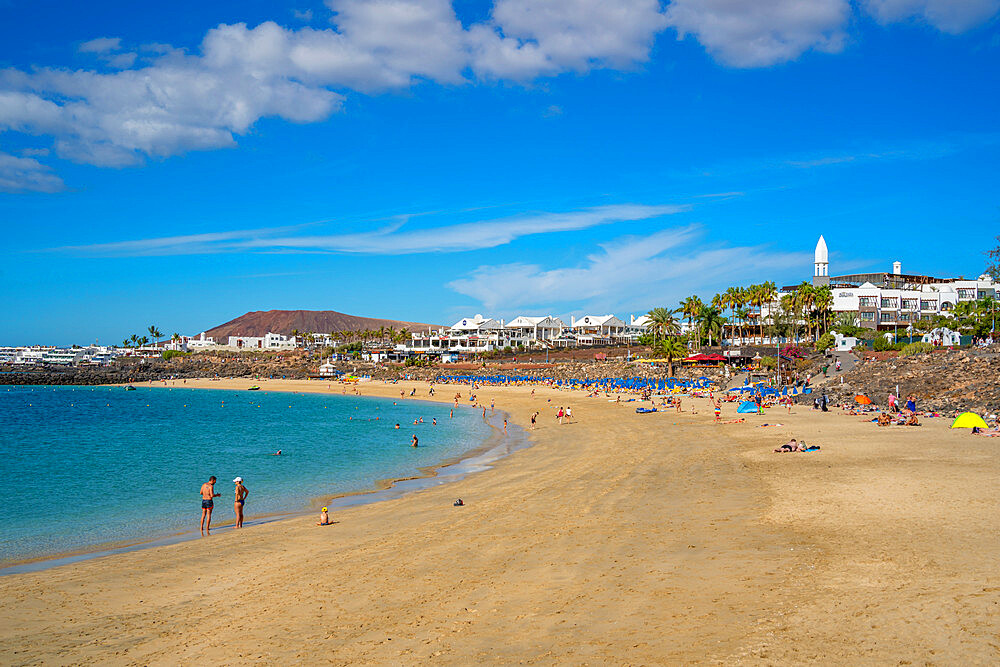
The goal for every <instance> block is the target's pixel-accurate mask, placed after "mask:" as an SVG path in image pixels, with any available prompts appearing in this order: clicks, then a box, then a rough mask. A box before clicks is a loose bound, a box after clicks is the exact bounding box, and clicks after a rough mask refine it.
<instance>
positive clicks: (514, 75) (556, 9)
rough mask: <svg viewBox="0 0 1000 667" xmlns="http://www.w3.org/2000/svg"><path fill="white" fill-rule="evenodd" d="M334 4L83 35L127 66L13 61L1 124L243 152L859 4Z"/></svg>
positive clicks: (129, 161)
mask: <svg viewBox="0 0 1000 667" xmlns="http://www.w3.org/2000/svg"><path fill="white" fill-rule="evenodd" d="M998 3H1000V0H867V4H866V6H867V7H868V8H869V11H871V12H873V13H874V14H875V15H876V16H878V17H879V19H880V20H882V21H895V20H903V19H905V18H908V17H911V16H922V17H924V18H925V19H926V20H927V21H928V22H929V23H931V24H932V25H936V26H938V27H940V28H941V29H942V30H946V31H957V30H961V29H965V28H967V27H969V26H971V25H973V24H975V23H976V22H981V21H983V20H986V19H987V18H988V17H989V16H990V15H992V13H994V12H995V11H996V8H997V6H998ZM326 4H327V6H328V7H329V9H331V10H332V11H333V18H332V19H331V21H332V27H330V28H326V29H316V28H313V27H308V26H307V27H302V28H300V29H290V28H285V27H283V26H280V25H278V24H277V23H274V22H270V21H268V22H264V23H261V24H260V25H257V26H255V27H252V28H251V27H248V26H247V25H245V24H243V23H237V24H233V25H226V24H223V25H219V26H217V27H215V28H213V29H211V30H208V31H207V32H206V34H205V36H204V38H203V40H202V43H201V45H200V48H199V49H198V50H197V53H187V52H185V51H183V50H181V49H176V48H174V47H172V46H170V45H166V44H145V45H143V46H141V47H140V48H139V51H138V52H137V51H136V50H134V49H126V48H125V47H124V46H123V42H122V39H121V38H120V37H98V38H96V39H92V40H90V41H87V42H84V43H82V44H80V45H79V47H78V48H79V51H81V52H83V53H89V54H93V55H94V57H96V58H97V59H98V60H100V61H102V62H103V63H104V64H105V65H106V66H107V67H108V68H110V69H112V70H116V71H105V70H102V71H94V70H86V69H82V70H69V69H63V68H37V69H31V70H21V69H14V68H8V69H0V132H2V131H14V132H22V133H28V134H34V135H41V136H46V137H51V138H52V144H53V148H54V149H55V152H56V155H57V156H58V157H61V158H65V159H69V160H74V161H77V162H84V163H89V164H95V165H100V166H111V167H121V166H126V165H133V164H139V163H141V162H142V161H143V160H144V159H146V158H147V157H167V156H170V155H176V154H180V153H184V152H186V151H192V150H208V149H216V148H225V147H230V146H233V145H235V143H236V139H237V137H238V136H240V135H243V134H245V133H247V132H248V131H250V129H251V128H252V127H253V126H254V124H255V123H256V122H257V121H258V120H260V119H261V118H265V117H276V118H282V119H284V120H287V121H291V122H297V123H311V122H317V121H321V120H324V119H326V118H328V117H329V116H330V115H331V114H332V113H334V112H336V111H338V110H339V109H340V108H341V107H342V103H343V100H344V96H345V95H346V94H347V92H349V91H362V92H367V93H377V92H380V91H385V90H392V89H405V88H408V87H411V86H414V85H416V84H418V83H419V82H421V81H433V82H437V83H441V84H447V85H463V84H467V83H469V82H470V81H472V80H477V79H487V80H498V79H502V80H510V81H518V82H528V81H532V80H535V79H537V78H539V77H545V76H554V75H558V74H560V73H563V72H580V73H582V72H586V71H589V70H591V69H593V68H615V69H627V68H631V67H634V66H635V65H636V64H638V63H642V62H644V61H646V60H647V59H648V58H649V56H650V52H651V48H652V45H653V43H654V41H655V39H656V36H657V35H658V34H659V33H660V32H661V31H662V30H664V29H665V28H666V27H668V26H673V27H674V28H676V29H677V31H678V33H679V35H681V36H683V35H687V34H691V35H694V36H695V37H696V38H697V39H698V40H699V41H700V42H701V43H702V44H704V45H705V47H706V48H707V49H708V51H709V52H710V53H711V54H713V55H714V56H715V57H716V58H718V59H719V60H720V61H721V62H723V63H726V64H729V65H734V66H738V67H756V66H766V65H771V64H774V63H778V62H783V61H787V60H791V59H793V58H795V57H797V56H798V55H800V54H801V53H803V52H804V51H806V50H809V49H815V50H820V51H828V52H833V51H838V50H840V49H841V48H842V46H843V44H844V40H845V33H844V26H845V25H846V24H847V22H848V20H849V17H850V12H851V4H850V2H849V0H760V1H758V2H746V1H745V0H673V1H672V2H671V3H670V4H669V5H667V7H666V9H665V10H663V9H662V8H661V5H660V2H659V0H619V1H616V2H607V1H605V0H495V4H494V5H493V7H492V11H491V13H490V16H489V18H488V19H486V20H484V21H481V22H479V23H475V24H472V25H470V26H468V27H463V25H462V24H461V22H460V21H459V20H458V18H457V16H456V14H455V10H454V8H453V6H452V4H451V3H450V2H449V0H327V3H326ZM139 52H141V53H142V55H141V56H140V55H139ZM140 62H141V63H142V64H141V65H137V63H140ZM553 112H554V110H553Z"/></svg>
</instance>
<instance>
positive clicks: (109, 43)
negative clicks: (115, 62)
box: [77, 37, 122, 53]
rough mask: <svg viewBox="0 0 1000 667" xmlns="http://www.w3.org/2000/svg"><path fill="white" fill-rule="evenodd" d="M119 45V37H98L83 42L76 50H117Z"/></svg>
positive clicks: (93, 51) (85, 51) (120, 44)
mask: <svg viewBox="0 0 1000 667" xmlns="http://www.w3.org/2000/svg"><path fill="white" fill-rule="evenodd" d="M121 47H122V39H121V37H98V38H97V39H92V40H90V41H89V42H84V43H83V44H81V45H80V47H79V48H78V49H77V50H78V51H80V52H81V53H107V52H108V51H117V50H119V49H120V48H121Z"/></svg>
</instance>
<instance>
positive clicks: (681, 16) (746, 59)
mask: <svg viewBox="0 0 1000 667" xmlns="http://www.w3.org/2000/svg"><path fill="white" fill-rule="evenodd" d="M850 11H851V7H850V4H849V2H847V0H759V1H754V2H747V1H746V0H674V1H673V2H672V3H671V4H670V6H669V7H667V21H668V22H669V24H670V25H671V26H673V27H674V28H676V29H677V33H678V36H679V37H682V38H683V37H684V36H685V35H687V34H691V35H694V36H695V37H696V38H697V39H698V41H699V42H701V44H702V45H704V46H705V48H706V49H707V50H708V52H709V53H711V54H712V55H713V56H714V57H715V58H717V59H718V60H719V61H721V62H723V63H725V64H727V65H732V66H734V67H762V66H767V65H773V64H775V63H781V62H786V61H789V60H793V59H795V58H797V57H798V56H800V55H801V54H802V53H803V52H805V51H808V50H810V49H815V50H817V51H824V52H827V53H835V52H837V51H840V50H841V49H842V48H843V45H844V40H845V33H844V25H845V24H846V22H847V18H848V16H849V15H850Z"/></svg>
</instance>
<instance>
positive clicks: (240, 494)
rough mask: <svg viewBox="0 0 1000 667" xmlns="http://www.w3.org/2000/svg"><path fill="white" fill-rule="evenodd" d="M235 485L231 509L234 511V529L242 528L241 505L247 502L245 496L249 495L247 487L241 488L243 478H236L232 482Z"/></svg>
mask: <svg viewBox="0 0 1000 667" xmlns="http://www.w3.org/2000/svg"><path fill="white" fill-rule="evenodd" d="M233 482H234V483H235V484H236V502H234V503H233V509H234V510H235V511H236V527H237V528H242V527H243V504H244V503H245V502H246V501H247V496H249V495H250V491H249V490H248V489H247V487H245V486H243V478H242V477H237V478H236V479H234V480H233Z"/></svg>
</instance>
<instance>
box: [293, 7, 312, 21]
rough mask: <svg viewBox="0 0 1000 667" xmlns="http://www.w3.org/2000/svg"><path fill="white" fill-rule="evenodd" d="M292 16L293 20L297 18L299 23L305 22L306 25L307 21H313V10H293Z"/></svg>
mask: <svg viewBox="0 0 1000 667" xmlns="http://www.w3.org/2000/svg"><path fill="white" fill-rule="evenodd" d="M292 16H294V17H295V18H297V19H298V20H300V21H305V22H306V23H308V22H309V21H312V20H313V10H311V9H302V10H299V9H293V10H292Z"/></svg>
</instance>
